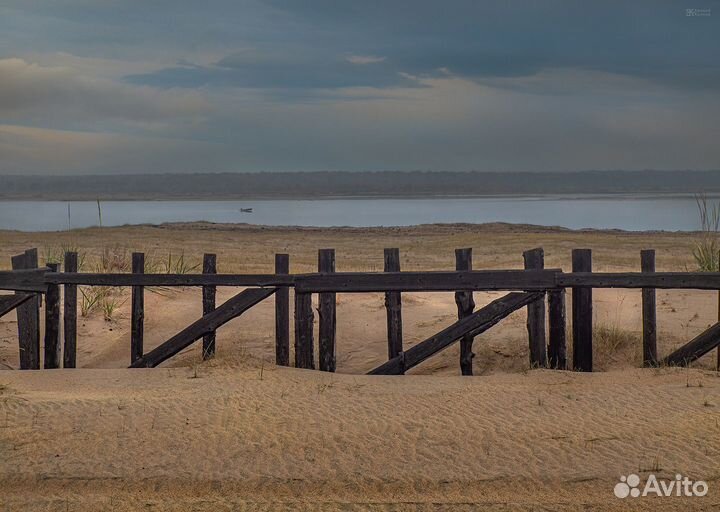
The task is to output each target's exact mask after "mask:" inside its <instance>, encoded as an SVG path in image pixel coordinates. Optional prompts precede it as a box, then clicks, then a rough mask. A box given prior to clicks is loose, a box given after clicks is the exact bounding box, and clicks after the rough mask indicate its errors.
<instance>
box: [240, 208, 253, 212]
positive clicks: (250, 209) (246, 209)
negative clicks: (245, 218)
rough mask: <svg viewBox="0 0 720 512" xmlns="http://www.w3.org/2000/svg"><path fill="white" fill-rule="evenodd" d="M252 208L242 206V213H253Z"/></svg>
mask: <svg viewBox="0 0 720 512" xmlns="http://www.w3.org/2000/svg"><path fill="white" fill-rule="evenodd" d="M252 210H253V209H252V208H240V212H241V213H252Z"/></svg>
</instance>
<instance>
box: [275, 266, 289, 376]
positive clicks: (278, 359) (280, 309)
mask: <svg viewBox="0 0 720 512" xmlns="http://www.w3.org/2000/svg"><path fill="white" fill-rule="evenodd" d="M275 273H276V274H277V275H287V274H289V273H290V256H289V255H287V254H276V255H275ZM275 364H277V365H279V366H290V288H289V287H287V286H281V287H278V290H277V291H276V292H275Z"/></svg>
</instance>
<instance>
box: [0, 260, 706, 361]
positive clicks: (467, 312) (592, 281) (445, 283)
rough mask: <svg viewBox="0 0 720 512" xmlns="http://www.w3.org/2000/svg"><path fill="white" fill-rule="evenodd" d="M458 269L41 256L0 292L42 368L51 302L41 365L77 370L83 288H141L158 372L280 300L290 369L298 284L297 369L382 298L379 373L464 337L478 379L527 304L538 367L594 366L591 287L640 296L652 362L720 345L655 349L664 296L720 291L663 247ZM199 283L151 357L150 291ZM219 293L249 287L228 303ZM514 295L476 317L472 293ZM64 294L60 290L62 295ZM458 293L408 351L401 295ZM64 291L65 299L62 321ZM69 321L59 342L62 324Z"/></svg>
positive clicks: (20, 264)
mask: <svg viewBox="0 0 720 512" xmlns="http://www.w3.org/2000/svg"><path fill="white" fill-rule="evenodd" d="M455 257H456V269H455V271H430V272H428V271H424V272H403V271H401V266H400V251H399V250H398V249H386V250H385V253H384V261H385V265H384V272H375V273H374V272H336V271H335V252H334V250H332V249H321V250H320V251H319V253H318V272H317V273H309V274H290V272H289V270H290V268H289V267H290V258H289V256H288V255H287V254H277V255H276V256H275V273H273V274H218V273H217V258H216V257H215V255H213V254H206V255H205V256H204V258H203V273H202V274H146V273H145V272H144V270H145V268H144V267H145V265H144V255H143V254H142V253H134V254H133V255H132V273H125V274H97V273H80V272H78V258H77V254H74V253H68V254H66V255H65V260H64V269H63V270H64V271H63V272H60V271H59V267H58V265H56V264H50V265H48V266H47V267H45V268H38V258H37V250H35V249H31V250H28V251H25V252H24V253H23V254H20V255H17V256H14V257H13V258H12V266H13V270H12V271H4V272H0V289H5V290H11V291H14V292H15V295H10V296H7V295H4V296H0V316H2V315H4V314H6V313H7V312H9V311H11V310H13V309H17V317H18V340H19V350H20V366H21V368H22V369H39V368H40V362H41V357H40V347H41V345H40V303H41V301H42V298H43V297H44V300H45V318H44V321H45V329H44V333H45V334H44V344H43V347H44V351H43V356H44V357H43V358H42V360H43V366H44V368H59V367H61V366H62V367H65V368H74V367H75V366H76V352H77V306H78V301H77V293H78V286H113V287H121V286H129V287H132V307H131V334H130V354H131V355H130V366H131V367H154V366H157V365H159V364H160V363H162V362H163V361H165V360H167V359H168V358H170V357H172V356H173V355H175V354H177V353H178V352H180V351H181V350H183V349H185V348H186V347H188V346H190V345H191V344H193V343H194V342H196V341H198V340H200V339H202V343H203V347H202V356H203V358H209V357H212V356H213V355H214V354H215V351H216V340H215V332H216V330H217V329H218V328H219V327H220V326H222V325H224V324H225V323H227V322H228V321H230V320H231V319H233V318H236V317H238V316H240V315H242V314H243V313H244V312H245V311H247V310H248V309H250V308H251V307H253V306H254V305H256V304H258V303H259V302H261V301H263V300H265V299H266V298H268V297H270V296H271V295H275V317H276V318H275V345H276V346H275V360H276V363H277V364H278V365H283V366H289V365H290V355H291V350H290V293H289V291H290V288H293V289H294V331H295V336H294V351H293V352H294V363H295V366H296V367H298V368H307V369H314V368H315V362H316V360H317V362H318V366H319V369H320V370H321V371H328V372H334V371H335V368H336V360H337V355H336V294H337V293H367V292H384V294H385V308H386V313H387V347H388V350H387V354H388V359H387V361H386V362H385V363H383V364H381V365H380V366H378V367H377V368H374V369H372V370H370V372H369V373H371V374H401V373H404V372H405V371H407V370H409V369H410V368H412V367H414V366H416V365H417V364H420V363H421V362H422V361H424V360H426V359H427V358H429V357H431V356H433V355H434V354H436V353H438V352H439V351H441V350H443V349H445V348H447V347H448V346H450V345H452V344H453V343H455V342H458V341H459V342H460V361H459V364H460V369H461V373H462V374H463V375H472V359H473V357H474V355H473V353H472V346H473V342H474V340H475V338H476V337H477V336H478V335H479V334H480V333H482V332H484V331H485V330H487V329H489V328H490V327H492V326H493V325H495V324H497V323H498V322H499V321H501V320H502V319H503V318H505V317H507V316H508V315H510V314H511V313H513V312H514V311H517V310H519V309H521V308H526V309H527V331H528V348H529V359H530V361H529V362H530V365H531V366H532V367H548V368H553V369H568V368H570V369H574V370H577V371H592V369H593V358H592V355H593V323H592V317H593V313H592V308H593V300H592V291H593V289H594V288H641V289H642V315H643V319H642V343H643V365H644V366H654V365H658V364H669V365H687V364H689V363H691V362H692V361H694V360H696V359H697V358H699V357H701V356H703V355H704V354H707V353H708V352H709V351H711V350H712V349H714V348H716V347H717V346H718V345H720V323H717V324H715V325H713V326H712V327H710V328H709V329H707V330H706V331H705V332H703V333H702V334H700V335H699V336H697V337H696V338H694V339H693V340H691V341H690V342H688V343H687V344H685V345H683V346H682V347H680V348H679V349H677V350H675V351H674V352H672V353H671V354H669V355H667V356H665V357H664V358H660V357H659V356H658V351H657V327H656V306H655V290H656V289H700V290H720V273H703V272H656V271H655V252H654V251H653V250H644V251H642V252H641V258H640V262H641V271H640V272H622V273H608V272H593V271H592V253H591V251H590V250H589V249H575V250H573V252H572V272H570V273H566V272H563V271H562V270H560V269H546V268H545V266H544V253H543V250H542V249H541V248H536V249H532V250H529V251H526V252H525V253H524V254H523V259H524V270H472V266H473V261H472V249H457V250H456V251H455ZM177 286H181V287H184V286H195V287H202V290H203V299H202V316H201V317H200V318H199V319H198V320H197V321H195V322H193V323H192V324H190V325H189V326H187V327H186V328H184V329H182V330H181V331H180V332H178V334H176V335H175V336H173V337H172V338H170V339H169V340H167V341H165V342H164V343H162V344H161V345H159V346H158V347H156V348H154V349H153V350H150V351H148V352H146V351H145V350H144V332H143V326H144V318H145V307H144V293H145V287H177ZM218 286H227V287H245V288H246V289H245V290H244V291H242V292H240V293H238V294H237V295H235V296H234V297H232V298H231V299H229V300H228V301H226V302H225V303H224V304H222V305H220V306H216V303H215V290H216V287H218ZM567 288H569V289H570V290H571V294H572V311H571V325H572V344H573V358H572V361H571V362H568V361H567V360H566V359H567V358H566V353H567V352H566V332H567V325H566V323H567V322H566V309H565V298H566V289H567ZM495 290H502V291H507V292H509V293H508V294H507V295H505V296H503V297H502V298H500V299H497V300H495V301H493V302H491V303H490V304H488V305H487V306H485V307H483V308H480V309H478V310H475V302H474V300H473V292H480V291H495ZM61 292H62V293H61ZM403 292H454V294H455V302H456V304H457V309H458V320H457V321H456V322H455V323H453V324H451V325H450V326H448V327H446V328H445V329H443V330H442V331H440V332H438V333H437V334H435V335H433V336H431V337H430V338H428V339H426V340H424V341H422V342H420V343H418V344H416V345H414V346H413V347H411V348H409V349H407V350H405V349H404V346H403V321H402V293H403ZM313 294H318V304H319V305H318V308H317V312H318V324H319V325H318V330H317V332H318V340H317V349H318V354H317V357H316V356H315V346H316V344H315V340H314V333H315V329H314V324H315V313H314V312H313V307H312V295H313ZM61 295H64V306H63V308H62V309H63V314H62V315H61V307H60V306H61ZM61 319H62V322H63V326H62V333H63V335H62V341H63V343H62V345H61V336H60V332H61V329H60V322H61Z"/></svg>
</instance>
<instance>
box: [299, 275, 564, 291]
mask: <svg viewBox="0 0 720 512" xmlns="http://www.w3.org/2000/svg"><path fill="white" fill-rule="evenodd" d="M558 272H560V271H559V270H475V271H461V272H383V273H367V272H337V273H335V274H307V275H300V276H296V279H295V289H296V290H297V291H299V292H302V293H320V292H338V293H365V292H386V291H400V292H412V291H417V292H423V291H425V292H432V291H436V292H454V291H458V290H468V291H472V290H477V291H481V290H490V291H493V290H508V291H514V290H527V291H536V290H547V289H549V288H555V274H556V273H558Z"/></svg>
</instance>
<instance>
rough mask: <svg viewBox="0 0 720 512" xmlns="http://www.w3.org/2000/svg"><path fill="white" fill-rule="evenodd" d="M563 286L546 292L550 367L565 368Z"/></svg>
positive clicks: (565, 344) (565, 345)
mask: <svg viewBox="0 0 720 512" xmlns="http://www.w3.org/2000/svg"><path fill="white" fill-rule="evenodd" d="M565 322H566V320H565V288H561V289H559V290H551V291H549V292H548V323H549V325H548V335H549V341H548V362H549V364H550V368H554V369H556V370H564V369H566V368H567V348H566V347H567V342H566V339H565V337H566V334H565V329H566V326H565Z"/></svg>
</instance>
